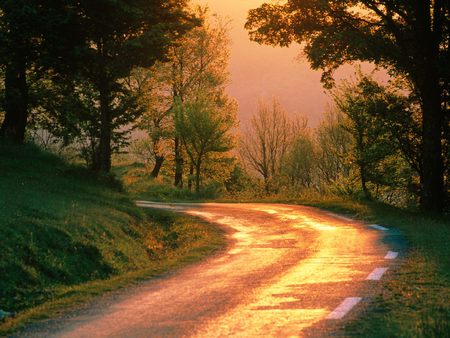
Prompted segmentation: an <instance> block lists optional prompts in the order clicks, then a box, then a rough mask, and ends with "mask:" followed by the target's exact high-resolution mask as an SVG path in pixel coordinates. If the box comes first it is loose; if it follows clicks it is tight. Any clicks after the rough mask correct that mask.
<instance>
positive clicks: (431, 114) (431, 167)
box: [420, 70, 444, 213]
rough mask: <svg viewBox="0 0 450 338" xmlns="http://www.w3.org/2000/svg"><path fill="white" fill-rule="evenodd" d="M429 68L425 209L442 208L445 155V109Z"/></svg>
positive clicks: (425, 86) (425, 92)
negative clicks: (443, 153) (442, 107)
mask: <svg viewBox="0 0 450 338" xmlns="http://www.w3.org/2000/svg"><path fill="white" fill-rule="evenodd" d="M433 73H434V72H433V71H432V70H430V71H428V72H427V81H426V83H424V84H423V85H422V86H421V88H420V93H421V98H422V109H423V119H422V133H423V145H422V161H423V162H422V168H423V181H422V199H421V206H422V209H423V210H424V211H428V212H436V213H440V212H442V210H443V208H444V164H443V157H442V143H441V141H442V140H441V139H442V130H443V128H442V127H443V120H444V119H443V113H442V109H441V97H440V88H439V81H438V76H437V74H436V73H434V74H433Z"/></svg>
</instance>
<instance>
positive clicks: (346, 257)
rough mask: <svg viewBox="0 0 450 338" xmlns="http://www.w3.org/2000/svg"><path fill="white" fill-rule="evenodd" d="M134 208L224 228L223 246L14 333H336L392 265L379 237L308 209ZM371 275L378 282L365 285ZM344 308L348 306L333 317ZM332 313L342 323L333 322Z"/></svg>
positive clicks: (238, 206)
mask: <svg viewBox="0 0 450 338" xmlns="http://www.w3.org/2000/svg"><path fill="white" fill-rule="evenodd" d="M138 205H140V206H142V207H148V208H164V209H169V210H174V211H180V212H185V213H188V214H190V215H193V216H197V217H201V218H203V219H206V220H207V221H210V222H213V223H216V224H218V225H220V226H221V227H223V228H224V230H225V231H226V233H227V235H226V236H227V237H228V239H229V245H228V247H227V249H226V250H225V251H223V252H221V253H219V254H216V255H215V256H213V257H210V258H208V259H206V260H204V261H203V262H201V263H198V264H195V265H193V266H190V267H187V268H184V269H182V270H180V271H178V272H176V273H174V274H171V275H168V276H165V277H162V278H157V279H153V280H151V281H148V282H144V283H142V284H141V285H139V286H137V287H132V288H131V289H129V290H125V291H121V292H119V293H118V294H115V295H114V296H106V297H102V298H100V299H99V300H98V301H96V302H95V304H93V305H91V306H89V307H88V308H85V309H83V310H82V311H77V312H76V313H73V314H72V315H67V316H65V317H64V318H62V319H58V320H52V321H49V322H47V323H44V324H38V325H35V326H34V327H32V328H30V329H28V330H26V331H23V332H22V333H21V336H36V337H44V336H45V337H182V336H194V337H224V336H234V337H262V336H264V337H292V336H294V337H298V336H313V337H316V336H329V335H336V334H337V333H338V332H339V328H340V327H341V326H342V321H343V320H348V319H352V318H353V317H355V316H356V314H357V313H358V312H359V311H361V310H362V309H364V307H365V306H367V300H366V299H369V298H370V296H371V295H373V294H375V293H376V292H377V290H379V289H380V288H381V287H382V282H381V281H379V280H378V279H380V278H388V277H386V276H382V275H383V273H384V272H386V271H387V269H388V268H389V267H390V266H393V265H394V263H393V261H392V260H391V259H386V257H389V255H387V253H388V251H389V250H391V249H392V248H391V247H389V246H388V245H386V244H384V242H383V241H382V239H383V237H384V236H385V235H384V234H383V232H382V231H380V230H377V229H372V228H370V227H368V226H367V225H364V224H361V223H358V222H356V221H353V220H350V219H347V218H343V217H340V216H337V215H334V214H331V213H328V212H325V211H321V210H318V209H314V208H309V207H302V206H290V205H278V204H214V203H210V204H156V203H152V202H144V201H142V202H138ZM391 255H392V254H391ZM376 269H382V270H376ZM378 273H381V276H379V277H380V278H378V279H377V278H375V279H374V280H368V279H367V278H368V276H369V275H371V274H372V275H374V274H375V275H376V274H378ZM387 274H388V275H389V271H388V272H387ZM343 301H345V302H344V304H343V305H341V304H342V303H343ZM349 304H350V305H351V306H354V307H353V308H351V309H346V311H348V313H346V312H345V311H344V312H342V309H344V310H345V307H346V306H347V305H349ZM339 306H340V307H339ZM336 308H338V309H336ZM333 311H334V312H333ZM336 314H337V316H336ZM341 315H342V317H343V319H337V317H340V316H341Z"/></svg>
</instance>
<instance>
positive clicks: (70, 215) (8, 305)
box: [0, 145, 222, 331]
mask: <svg viewBox="0 0 450 338" xmlns="http://www.w3.org/2000/svg"><path fill="white" fill-rule="evenodd" d="M0 173H1V175H0V213H1V215H2V216H1V218H0V247H1V251H2V252H1V259H0V271H1V279H0V310H3V311H7V312H12V313H16V318H14V319H12V320H11V319H10V320H8V321H7V322H6V323H3V327H0V328H2V329H5V326H6V328H8V327H12V326H15V325H16V324H17V323H20V322H22V321H24V320H28V319H30V318H34V317H40V316H42V315H43V313H48V312H51V311H54V310H55V311H56V310H59V309H61V308H65V307H67V306H68V305H71V304H72V303H77V302H80V301H82V300H84V299H86V298H89V297H90V296H92V295H95V294H99V293H102V292H104V291H106V290H109V289H113V288H116V287H119V286H122V285H125V284H127V283H129V282H130V281H132V280H135V279H136V278H142V277H146V276H151V275H155V274H160V273H161V272H163V271H165V270H167V269H169V268H171V267H172V268H173V267H175V266H179V265H181V264H184V263H186V262H189V261H192V260H196V259H199V258H200V257H202V256H204V255H205V254H206V253H209V252H211V251H212V250H214V249H217V248H218V247H220V245H221V244H222V236H221V234H220V233H219V232H218V231H217V230H216V229H214V228H212V227H210V226H209V225H207V224H205V223H202V222H199V221H197V220H194V219H192V218H188V217H185V216H175V215H171V214H168V213H164V212H159V211H158V212H156V211H148V210H142V209H139V208H137V207H135V206H134V204H133V202H132V201H131V199H130V198H129V197H128V195H127V194H126V193H125V192H123V191H122V190H121V188H120V184H119V183H117V182H116V181H114V180H113V179H111V178H104V179H98V178H96V177H95V176H93V174H92V173H91V172H90V171H88V170H86V169H83V168H79V167H75V166H70V165H67V164H66V163H65V162H64V161H62V160H60V159H59V158H57V157H55V156H53V155H50V154H47V153H43V152H41V151H39V150H38V149H37V148H35V147H32V146H25V147H11V146H5V145H0ZM8 322H9V323H8ZM0 331H1V330H0Z"/></svg>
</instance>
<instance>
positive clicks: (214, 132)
mask: <svg viewBox="0 0 450 338" xmlns="http://www.w3.org/2000/svg"><path fill="white" fill-rule="evenodd" d="M211 94H213V93H211V92H208V93H205V94H203V97H199V98H198V100H197V101H195V102H193V103H184V104H181V103H179V104H177V106H176V107H175V128H176V132H177V134H178V135H179V136H180V137H181V139H182V140H183V144H184V145H185V149H186V152H187V153H188V155H189V158H190V160H191V162H192V164H193V165H194V167H195V178H196V179H195V190H196V192H199V191H200V184H201V176H202V165H203V162H204V160H205V159H206V156H207V155H209V154H210V153H225V152H228V151H230V150H231V149H232V148H233V143H234V142H233V136H232V135H231V133H230V131H231V129H232V128H233V127H234V126H235V125H236V104H235V103H234V102H233V101H229V100H228V98H227V97H226V96H225V97H223V96H219V95H220V94H221V93H220V92H219V93H217V94H216V95H217V96H216V97H207V96H206V95H208V96H209V95H211Z"/></svg>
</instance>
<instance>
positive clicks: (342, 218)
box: [328, 212, 355, 223]
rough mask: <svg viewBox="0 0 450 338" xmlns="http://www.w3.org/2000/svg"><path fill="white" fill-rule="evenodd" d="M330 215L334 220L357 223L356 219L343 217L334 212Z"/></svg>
mask: <svg viewBox="0 0 450 338" xmlns="http://www.w3.org/2000/svg"><path fill="white" fill-rule="evenodd" d="M328 215H330V216H332V217H334V218H338V219H341V220H343V221H347V222H351V223H353V222H354V221H355V220H354V219H351V218H349V217H345V216H342V215H338V214H334V213H332V212H329V213H328Z"/></svg>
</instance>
